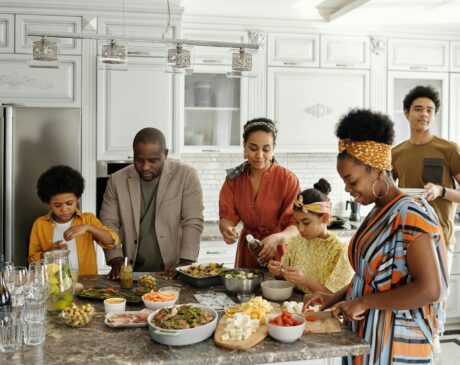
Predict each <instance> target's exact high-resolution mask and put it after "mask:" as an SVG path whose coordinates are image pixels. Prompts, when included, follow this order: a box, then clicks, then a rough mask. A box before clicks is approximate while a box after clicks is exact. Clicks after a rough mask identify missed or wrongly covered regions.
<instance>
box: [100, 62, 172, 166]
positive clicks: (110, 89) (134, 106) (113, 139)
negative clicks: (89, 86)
mask: <svg viewBox="0 0 460 365" xmlns="http://www.w3.org/2000/svg"><path fill="white" fill-rule="evenodd" d="M97 103H98V104H97V105H98V111H97V139H98V143H97V157H98V160H130V159H132V156H133V149H132V142H133V138H134V136H135V135H136V133H137V132H138V131H139V130H140V129H142V128H145V127H155V128H158V129H159V130H161V131H162V132H163V133H164V135H165V137H166V145H167V147H168V148H169V149H170V150H171V152H174V151H175V146H174V144H173V141H174V138H173V130H174V129H173V80H172V75H171V74H168V73H165V72H164V62H163V60H160V59H157V58H150V57H130V58H129V60H128V71H106V70H98V87H97Z"/></svg>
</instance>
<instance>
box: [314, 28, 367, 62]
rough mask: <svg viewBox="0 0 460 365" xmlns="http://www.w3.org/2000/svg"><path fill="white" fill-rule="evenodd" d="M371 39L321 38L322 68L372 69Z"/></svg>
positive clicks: (325, 36)
mask: <svg viewBox="0 0 460 365" xmlns="http://www.w3.org/2000/svg"><path fill="white" fill-rule="evenodd" d="M369 49H370V42H369V37H340V36H330V35H324V36H321V67H327V68H363V69H369V68H370V57H369V54H370V52H369Z"/></svg>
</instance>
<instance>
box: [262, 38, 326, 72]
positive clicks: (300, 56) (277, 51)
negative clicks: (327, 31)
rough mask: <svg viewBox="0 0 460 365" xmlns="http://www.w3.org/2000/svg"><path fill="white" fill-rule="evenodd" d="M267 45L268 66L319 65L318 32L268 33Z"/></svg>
mask: <svg viewBox="0 0 460 365" xmlns="http://www.w3.org/2000/svg"><path fill="white" fill-rule="evenodd" d="M267 47H268V65H269V66H290V67H318V66H319V35H318V34H287V33H269V34H268V46H267Z"/></svg>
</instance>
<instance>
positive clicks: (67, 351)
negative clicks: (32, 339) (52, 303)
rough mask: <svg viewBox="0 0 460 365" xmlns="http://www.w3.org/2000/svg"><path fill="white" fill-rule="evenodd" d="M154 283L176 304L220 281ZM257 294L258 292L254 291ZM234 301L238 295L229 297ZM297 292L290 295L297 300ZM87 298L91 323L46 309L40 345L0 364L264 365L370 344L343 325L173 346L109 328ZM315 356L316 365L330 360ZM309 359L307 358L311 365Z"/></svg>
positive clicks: (95, 281) (139, 331)
mask: <svg viewBox="0 0 460 365" xmlns="http://www.w3.org/2000/svg"><path fill="white" fill-rule="evenodd" d="M155 276H156V277H157V283H158V285H157V287H162V286H169V285H174V286H178V287H180V288H181V293H180V297H179V300H178V301H177V303H196V300H195V298H194V297H193V294H194V293H196V292H204V291H215V292H223V291H224V288H223V286H215V287H210V288H204V289H196V288H193V287H191V286H189V285H187V284H185V283H182V282H181V281H179V280H173V281H166V280H163V279H162V278H161V277H160V275H159V274H155ZM79 282H81V283H82V284H83V285H84V286H85V287H94V286H100V285H106V286H112V287H117V286H118V283H117V282H112V281H109V280H106V279H105V278H104V277H102V276H99V277H98V276H94V277H81V278H80V280H79ZM256 294H257V293H256ZM230 297H231V298H232V299H233V300H234V301H235V302H238V300H237V299H236V298H235V297H233V296H231V295H230ZM301 297H302V296H301V294H300V293H295V294H294V295H293V296H292V298H291V300H301ZM76 302H78V303H85V302H91V304H92V305H94V306H95V308H96V315H95V317H94V318H93V320H92V322H91V323H90V324H88V325H87V326H85V327H82V328H71V327H68V326H67V325H66V324H65V323H63V322H62V321H61V320H60V319H59V318H58V317H57V314H51V313H49V318H48V327H47V336H46V341H45V343H44V344H43V345H40V346H36V347H33V346H25V345H23V347H22V350H21V351H18V352H15V353H1V354H0V364H8V365H14V364H33V365H35V364H99V365H103V364H184V365H185V364H190V365H192V364H193V365H195V364H196V365H201V364H213V365H214V364H263V363H278V362H287V361H300V360H311V359H327V358H338V357H341V356H346V355H352V354H362V353H367V352H368V351H369V345H368V344H367V343H366V342H365V341H364V340H362V339H361V338H359V337H357V336H356V335H355V334H354V333H353V332H351V331H350V330H348V329H346V328H344V327H343V328H342V331H341V332H339V333H330V334H305V335H304V336H302V337H301V338H300V339H299V340H297V341H295V342H293V343H281V342H278V341H276V340H273V339H271V338H270V337H267V338H266V339H265V340H264V341H262V342H261V343H260V344H258V345H257V346H255V347H254V348H252V349H251V350H250V351H247V352H243V351H236V350H234V351H232V350H226V349H223V348H219V347H217V346H215V344H214V340H213V338H209V339H208V340H206V341H204V342H201V343H198V344H195V345H190V346H181V347H171V346H164V345H160V344H158V343H156V342H154V341H153V340H152V339H151V338H150V336H149V333H148V329H147V328H118V329H114V328H110V327H107V326H106V325H105V324H104V315H105V314H104V308H103V303H102V302H98V301H82V300H80V299H78V298H77V299H76ZM142 308H143V306H142V305H141V306H139V307H136V306H127V310H139V309H142ZM336 362H337V360H335V362H332V361H331V362H328V361H327V360H324V361H323V360H318V362H316V361H315V362H314V364H315V365H316V364H332V363H334V364H335V363H336ZM309 363H310V362H308V361H307V362H305V364H309Z"/></svg>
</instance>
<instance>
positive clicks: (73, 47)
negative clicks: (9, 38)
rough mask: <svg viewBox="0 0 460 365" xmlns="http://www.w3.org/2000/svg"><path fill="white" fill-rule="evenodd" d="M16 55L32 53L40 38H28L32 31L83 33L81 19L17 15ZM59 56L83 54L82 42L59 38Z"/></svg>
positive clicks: (76, 17)
mask: <svg viewBox="0 0 460 365" xmlns="http://www.w3.org/2000/svg"><path fill="white" fill-rule="evenodd" d="M15 27H16V32H15V40H16V41H15V42H16V53H32V43H33V42H34V41H35V40H37V39H39V37H28V36H27V33H28V32H32V31H34V32H35V31H37V32H40V31H44V32H45V31H46V32H61V33H63V32H64V33H66V32H72V33H73V32H77V33H80V32H81V17H78V16H52V15H22V14H18V15H16V22H15ZM58 47H59V54H63V55H79V54H81V41H80V40H79V39H73V38H59V40H58Z"/></svg>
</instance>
